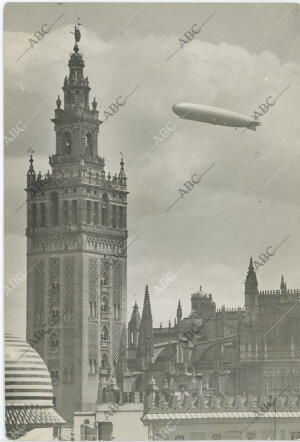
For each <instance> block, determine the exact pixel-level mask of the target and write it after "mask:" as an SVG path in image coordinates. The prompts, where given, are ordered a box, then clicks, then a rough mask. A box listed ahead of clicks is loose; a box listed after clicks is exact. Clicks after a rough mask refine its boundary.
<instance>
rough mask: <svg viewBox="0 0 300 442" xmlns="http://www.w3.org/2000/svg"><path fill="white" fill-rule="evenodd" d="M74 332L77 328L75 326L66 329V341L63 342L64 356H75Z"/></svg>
mask: <svg viewBox="0 0 300 442" xmlns="http://www.w3.org/2000/svg"><path fill="white" fill-rule="evenodd" d="M74 334H75V330H74V329H73V328H65V329H64V334H63V336H64V342H63V355H64V358H73V357H74Z"/></svg>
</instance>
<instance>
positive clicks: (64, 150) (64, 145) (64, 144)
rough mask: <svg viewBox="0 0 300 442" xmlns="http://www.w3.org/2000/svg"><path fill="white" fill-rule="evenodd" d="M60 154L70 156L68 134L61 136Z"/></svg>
mask: <svg viewBox="0 0 300 442" xmlns="http://www.w3.org/2000/svg"><path fill="white" fill-rule="evenodd" d="M61 154H62V155H71V154H72V137H71V134H70V133H69V132H65V133H64V134H63V136H62V141H61Z"/></svg>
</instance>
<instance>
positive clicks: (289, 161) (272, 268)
mask: <svg viewBox="0 0 300 442" xmlns="http://www.w3.org/2000/svg"><path fill="white" fill-rule="evenodd" d="M78 17H80V22H81V23H82V26H81V33H82V39H81V41H80V44H79V46H80V52H81V53H82V54H83V57H84V59H85V65H86V67H85V75H86V76H88V77H89V81H90V87H91V94H90V97H91V98H93V97H94V96H95V97H96V99H97V101H98V109H99V111H100V119H102V120H104V119H105V114H104V112H108V111H110V110H109V106H110V105H111V104H113V103H115V101H116V99H117V97H128V96H129V95H130V94H131V95H130V97H129V98H128V99H127V101H126V104H125V105H124V106H122V107H120V108H119V110H118V112H116V114H115V115H114V116H112V117H109V118H108V120H107V121H105V124H103V125H101V128H100V135H99V146H98V152H99V155H100V156H104V157H105V161H106V170H107V171H109V170H110V171H111V172H112V173H115V172H118V171H119V167H120V166H119V162H120V152H122V153H123V154H124V160H125V171H126V173H127V176H128V190H129V192H130V193H129V195H128V235H129V239H128V244H129V248H128V319H129V318H130V314H131V310H132V306H133V304H134V302H135V301H137V303H138V305H139V307H140V312H141V310H142V303H143V294H144V288H145V285H146V284H148V285H149V290H150V298H151V305H152V314H153V320H154V325H155V326H159V324H160V322H162V323H163V326H166V325H167V324H168V321H169V320H171V321H172V322H173V320H174V317H175V314H176V308H177V303H178V300H179V299H180V300H181V304H182V308H183V316H188V315H189V314H190V296H191V294H192V293H194V292H195V291H197V290H199V287H200V286H202V288H203V290H204V291H205V292H207V293H212V296H213V299H214V301H215V302H216V304H217V307H221V306H222V305H225V306H226V307H237V306H243V305H244V286H243V281H244V279H245V276H246V272H247V268H248V264H249V259H250V256H253V258H254V259H255V260H256V261H257V262H260V263H261V262H262V261H261V259H260V258H259V256H260V255H261V254H263V253H265V254H266V249H267V248H268V247H272V249H269V250H272V251H274V249H275V248H276V247H278V246H279V247H278V248H277V250H276V253H275V254H273V255H272V256H269V259H268V261H266V260H265V261H266V262H265V264H264V265H263V266H259V269H258V274H257V277H258V283H259V289H260V290H266V289H272V290H273V289H278V288H279V285H280V278H281V275H282V274H283V275H284V277H285V279H286V282H287V287H288V288H299V287H300V267H299V258H298V255H299V249H298V245H299V241H300V207H299V202H300V193H299V189H300V174H299V166H300V155H299V154H300V146H299V138H300V123H299V109H298V103H299V98H300V84H299V72H300V60H299V57H300V51H299V49H300V48H299V43H300V35H299V6H298V5H297V4H295V3H277V4H271V3H264V4H246V3H245V4H230V3H228V4H214V3H206V4H204V3H202V4H201V3H196V2H192V3H185V4H182V3H177V4H175V3H169V4H159V3H148V2H145V3H128V4H118V3H114V4H109V3H106V4H103V3H102V4H101V3H94V4H92V3H84V4H83V3H52V4H50V3H35V4H34V3H31V4H30V3H27V4H24V3H23V4H17V3H15V4H14V3H11V4H7V5H6V7H5V11H4V62H5V66H4V76H5V77H4V81H5V97H4V100H5V130H4V132H5V135H6V136H10V135H9V133H10V131H11V130H12V129H14V128H16V127H17V125H18V122H20V121H21V122H22V124H21V126H20V124H19V126H18V127H24V123H28V124H27V126H26V129H25V130H23V131H20V132H19V133H18V135H17V136H16V137H15V139H14V140H12V141H10V142H9V143H8V144H7V143H5V145H4V149H5V150H4V152H5V163H4V173H5V189H4V191H5V209H4V210H5V278H4V280H5V287H6V288H7V287H11V285H10V284H11V281H12V279H13V278H15V277H16V275H17V274H18V275H20V274H21V275H24V273H25V272H26V237H25V227H26V215H25V213H26V212H25V206H23V207H21V208H19V207H20V206H21V205H22V204H23V202H24V201H25V199H26V198H25V192H24V187H25V185H26V172H27V169H28V164H29V163H28V157H29V153H28V149H29V148H31V149H33V150H34V166H35V169H36V171H39V170H41V172H42V173H46V172H47V170H48V169H50V166H49V164H48V156H49V155H50V154H52V153H54V152H55V137H54V135H55V133H54V130H53V124H52V123H51V121H50V119H51V118H53V116H54V109H55V107H56V104H55V101H56V99H57V95H58V94H62V91H61V87H62V85H63V79H64V77H65V75H67V73H68V67H67V62H68V59H69V56H70V53H71V52H72V49H73V35H72V34H71V31H72V30H73V26H74V23H75V22H76V21H77V18H78ZM53 23H55V24H54V25H53V27H52V28H51V31H50V32H49V33H48V34H46V35H45V36H44V38H43V39H41V40H40V41H39V42H38V43H36V44H32V43H31V44H32V47H30V39H31V38H35V37H34V33H35V32H37V31H40V30H41V27H42V26H43V25H45V24H47V25H48V26H49V25H51V24H53ZM203 23H204V24H203ZM201 24H203V26H202V27H201V32H200V33H199V34H198V35H196V37H194V38H193V39H192V40H191V41H190V42H188V40H187V39H186V37H184V34H185V33H186V32H187V31H190V29H191V27H192V26H193V25H197V26H199V25H201ZM196 28H197V29H198V27H196V26H195V27H194V29H196ZM43 29H48V27H45V26H44V27H43ZM180 39H181V45H182V47H181V45H180ZM182 39H185V41H186V43H182ZM36 41H37V40H36ZM29 48H30V49H29ZM176 49H178V50H177V51H176ZM172 54H173V55H172ZM269 97H271V98H272V100H270V99H269ZM266 100H267V101H268V102H271V101H272V103H273V102H274V100H275V103H274V104H273V106H269V107H268V108H267V111H266V112H265V113H264V114H263V113H262V111H261V109H262V108H260V106H261V105H262V104H265V106H266ZM180 102H192V103H199V104H205V105H209V106H216V107H222V108H225V109H230V110H233V111H236V112H240V113H242V114H245V115H247V116H251V115H253V113H254V112H255V111H257V112H260V113H262V116H261V117H260V121H261V126H260V127H259V128H258V129H257V131H256V132H255V131H250V130H246V131H241V130H240V129H239V130H236V129H235V128H231V127H221V126H214V125H208V124H204V123H199V122H195V121H188V120H180V119H179V118H178V116H176V115H175V114H174V113H173V111H172V105H173V104H176V103H180ZM263 109H266V107H263ZM167 128H169V129H170V131H168V129H167ZM171 129H172V130H171ZM208 168H210V169H209V170H208V171H207V173H206V174H205V175H204V176H203V177H202V179H201V181H200V182H199V183H198V184H195V185H194V186H193V187H192V186H191V185H189V184H188V185H187V186H188V187H190V190H189V191H188V192H187V191H186V193H183V192H182V191H180V189H185V190H186V189H187V188H186V187H184V185H185V183H186V182H187V181H190V180H191V177H192V176H193V175H194V174H197V176H199V175H202V174H203V173H204V172H205V171H206V170H207V169H208ZM176 200H178V201H177V202H176V204H174V205H173V206H172V207H171V208H169V207H170V206H171V205H172V204H173V203H174V202H175V201H176ZM281 243H282V244H281ZM280 244H281V245H280ZM20 279H22V278H20ZM5 315H6V316H5V318H6V324H5V326H6V328H7V329H9V330H10V331H11V332H13V333H15V334H16V335H18V336H20V337H25V318H26V281H25V278H23V281H19V282H18V285H17V287H16V288H15V289H13V290H12V291H7V292H6V294H5Z"/></svg>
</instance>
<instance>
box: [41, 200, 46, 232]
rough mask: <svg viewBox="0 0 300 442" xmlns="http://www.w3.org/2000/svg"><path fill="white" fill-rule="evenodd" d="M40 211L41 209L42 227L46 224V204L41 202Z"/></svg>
mask: <svg viewBox="0 0 300 442" xmlns="http://www.w3.org/2000/svg"><path fill="white" fill-rule="evenodd" d="M40 211H41V227H45V226H46V204H45V203H41V204H40Z"/></svg>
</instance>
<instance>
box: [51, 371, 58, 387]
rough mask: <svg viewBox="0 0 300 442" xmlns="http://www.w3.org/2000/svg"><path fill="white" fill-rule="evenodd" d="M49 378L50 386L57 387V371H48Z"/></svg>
mask: <svg viewBox="0 0 300 442" xmlns="http://www.w3.org/2000/svg"><path fill="white" fill-rule="evenodd" d="M50 376H51V380H52V384H53V385H57V384H58V380H59V379H58V370H56V369H53V370H51V371H50Z"/></svg>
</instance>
